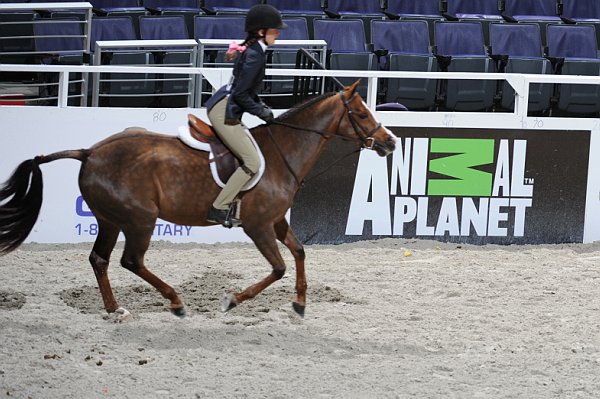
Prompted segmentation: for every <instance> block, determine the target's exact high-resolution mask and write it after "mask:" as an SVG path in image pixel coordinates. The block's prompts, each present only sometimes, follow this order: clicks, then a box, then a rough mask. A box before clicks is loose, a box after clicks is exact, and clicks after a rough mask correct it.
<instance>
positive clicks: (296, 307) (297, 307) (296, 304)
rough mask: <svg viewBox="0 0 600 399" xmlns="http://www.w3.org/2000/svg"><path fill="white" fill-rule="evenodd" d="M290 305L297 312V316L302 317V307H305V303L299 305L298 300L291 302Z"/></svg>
mask: <svg viewBox="0 0 600 399" xmlns="http://www.w3.org/2000/svg"><path fill="white" fill-rule="evenodd" d="M292 307H293V308H294V310H295V311H296V313H298V316H300V317H304V309H306V305H301V304H299V303H298V302H292Z"/></svg>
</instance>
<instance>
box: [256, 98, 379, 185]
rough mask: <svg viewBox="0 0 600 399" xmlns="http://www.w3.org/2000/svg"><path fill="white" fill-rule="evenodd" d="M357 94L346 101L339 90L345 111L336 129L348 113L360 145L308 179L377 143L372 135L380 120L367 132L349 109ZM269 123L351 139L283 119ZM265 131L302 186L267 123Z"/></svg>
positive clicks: (302, 182)
mask: <svg viewBox="0 0 600 399" xmlns="http://www.w3.org/2000/svg"><path fill="white" fill-rule="evenodd" d="M357 95H358V94H357V93H354V94H353V95H352V97H350V99H349V100H348V101H346V100H345V99H344V94H343V92H342V91H340V99H341V100H342V103H343V104H344V108H345V110H346V113H345V114H342V116H341V117H340V120H339V122H338V128H337V129H336V130H339V127H340V124H341V123H342V119H343V118H344V115H348V119H349V120H350V124H351V125H352V127H353V128H354V132H355V133H356V135H357V136H358V138H359V139H360V141H361V142H362V146H360V147H359V148H358V149H356V150H353V151H351V152H349V153H347V154H346V155H344V156H342V157H340V158H338V159H336V160H335V161H334V162H332V163H331V164H329V165H328V166H327V167H326V168H324V169H323V170H322V171H321V172H319V173H317V174H316V175H313V176H311V177H310V179H314V178H316V177H318V176H320V175H322V174H323V173H325V172H327V171H328V170H329V169H331V168H332V167H333V166H334V165H335V164H337V163H338V162H340V161H341V160H343V159H345V158H347V157H349V156H350V155H352V154H355V153H357V152H359V151H361V150H362V149H363V148H367V149H369V150H371V149H373V147H374V146H376V145H379V144H378V143H377V142H375V139H374V138H373V137H372V136H373V134H374V133H375V132H376V131H377V130H379V129H380V128H381V122H380V123H378V124H377V126H375V127H374V128H373V129H371V130H370V131H368V132H367V130H366V129H365V128H363V127H362V126H361V125H360V124H359V123H358V122H357V121H356V119H355V118H354V116H353V115H354V111H352V110H351V109H350V102H351V101H352V100H353V99H354V97H356V96H357ZM270 124H274V125H281V126H285V127H288V128H290V129H295V130H304V131H307V132H310V133H315V134H318V135H320V136H322V137H323V138H325V139H330V138H332V137H339V138H340V139H342V140H345V141H353V140H352V139H350V138H347V137H342V136H338V135H335V134H330V133H328V132H325V131H322V130H317V129H311V128H307V127H303V126H299V125H294V124H292V123H287V122H283V121H278V120H273V121H271V122H270ZM360 131H362V132H363V133H364V136H363V135H361V134H360V133H359V132H360ZM267 132H268V133H269V137H270V138H271V141H273V143H274V144H275V148H276V149H277V152H278V153H279V156H280V157H281V159H282V160H283V162H284V163H285V166H286V168H287V169H288V171H289V172H290V173H291V174H292V176H293V177H294V179H295V180H296V183H297V184H298V187H299V188H300V187H302V186H303V185H304V183H305V182H306V180H300V179H299V178H298V175H297V174H296V172H294V170H293V169H292V166H291V165H290V164H289V162H288V160H287V158H286V157H285V156H284V154H283V151H281V147H279V144H278V143H277V141H276V140H275V137H273V133H272V132H271V127H270V126H269V124H267Z"/></svg>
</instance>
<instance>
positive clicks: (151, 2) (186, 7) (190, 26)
mask: <svg viewBox="0 0 600 399" xmlns="http://www.w3.org/2000/svg"><path fill="white" fill-rule="evenodd" d="M144 7H146V9H147V10H148V11H150V13H152V14H158V15H163V16H170V15H182V16H183V17H184V18H185V23H186V29H187V31H188V32H190V33H191V32H193V31H194V17H195V16H196V15H200V14H204V11H203V10H202V8H201V7H200V5H199V3H198V0H144Z"/></svg>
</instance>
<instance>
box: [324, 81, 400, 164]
mask: <svg viewBox="0 0 600 399" xmlns="http://www.w3.org/2000/svg"><path fill="white" fill-rule="evenodd" d="M359 83H360V80H357V81H356V82H355V83H354V84H353V85H351V86H348V87H346V88H345V89H344V90H343V91H341V92H340V94H339V100H341V102H342V103H343V107H344V111H343V113H342V115H341V119H340V122H339V125H338V129H337V134H338V135H340V136H343V137H346V138H349V139H351V140H353V141H356V142H357V144H358V145H360V146H362V147H364V148H367V149H369V150H374V151H376V152H377V154H379V155H380V156H382V157H384V156H386V155H389V154H390V153H392V152H393V151H394V150H395V149H396V136H395V135H394V134H393V133H392V132H390V131H389V129H387V128H386V127H385V126H383V125H382V124H381V123H379V122H378V121H377V120H376V119H375V116H374V115H373V113H372V112H371V110H370V109H369V107H367V104H365V102H364V101H363V99H362V97H361V96H360V94H358V92H357V91H356V88H357V87H358V84H359ZM334 101H335V100H334Z"/></svg>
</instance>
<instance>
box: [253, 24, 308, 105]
mask: <svg viewBox="0 0 600 399" xmlns="http://www.w3.org/2000/svg"><path fill="white" fill-rule="evenodd" d="M283 20H284V22H285V23H286V24H287V26H288V27H287V29H284V30H282V31H281V35H280V36H279V40H308V39H309V35H308V23H307V21H306V19H305V18H304V17H296V18H284V19H283ZM299 48H300V47H278V46H275V47H273V48H272V49H271V50H269V52H268V55H269V57H268V63H267V68H283V69H293V68H294V67H295V65H296V53H297V51H298V50H299ZM293 89H294V77H293V76H267V77H266V78H265V90H264V91H263V93H262V94H263V96H265V100H266V102H267V104H269V105H271V106H274V107H279V108H287V107H289V106H291V105H292V103H291V100H292V97H293Z"/></svg>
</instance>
